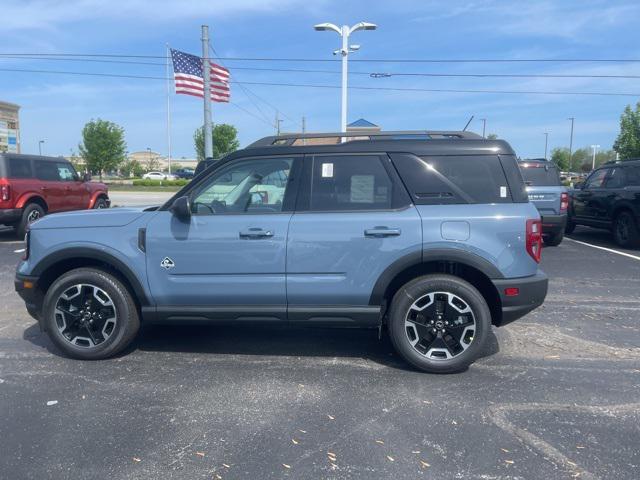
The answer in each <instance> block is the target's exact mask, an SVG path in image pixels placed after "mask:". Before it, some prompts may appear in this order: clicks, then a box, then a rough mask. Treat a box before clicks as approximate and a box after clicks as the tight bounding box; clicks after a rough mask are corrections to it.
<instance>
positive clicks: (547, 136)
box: [544, 132, 549, 160]
mask: <svg viewBox="0 0 640 480" xmlns="http://www.w3.org/2000/svg"><path fill="white" fill-rule="evenodd" d="M548 145H549V132H544V159H545V160H546V159H547V146H548Z"/></svg>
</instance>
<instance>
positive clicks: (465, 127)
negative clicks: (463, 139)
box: [462, 115, 475, 132]
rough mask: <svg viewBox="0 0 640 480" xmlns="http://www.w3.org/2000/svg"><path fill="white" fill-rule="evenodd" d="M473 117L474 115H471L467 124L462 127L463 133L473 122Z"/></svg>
mask: <svg viewBox="0 0 640 480" xmlns="http://www.w3.org/2000/svg"><path fill="white" fill-rule="evenodd" d="M473 117H475V115H471V118H470V119H469V121H468V122H467V124H466V125H465V126H464V128H463V129H462V131H463V132H466V131H467V127H468V126H469V124H470V123H471V122H472V121H473Z"/></svg>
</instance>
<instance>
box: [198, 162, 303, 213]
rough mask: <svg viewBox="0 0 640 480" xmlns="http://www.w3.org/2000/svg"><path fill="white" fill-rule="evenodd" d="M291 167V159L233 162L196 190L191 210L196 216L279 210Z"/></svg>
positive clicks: (274, 211) (280, 209) (276, 211)
mask: <svg viewBox="0 0 640 480" xmlns="http://www.w3.org/2000/svg"><path fill="white" fill-rule="evenodd" d="M292 166H293V159H292V158H266V159H256V160H242V161H237V162H234V163H232V164H231V165H228V166H226V167H223V168H222V169H221V170H220V171H218V172H216V173H214V174H213V175H212V176H211V177H210V178H209V179H208V180H207V181H205V182H204V184H203V185H202V186H201V187H200V188H198V189H197V190H196V192H195V193H194V195H193V197H192V198H193V200H192V202H191V204H192V205H191V208H192V211H193V213H194V214H195V215H213V214H240V213H254V214H260V213H278V212H281V211H282V204H283V202H284V197H285V194H286V192H287V186H288V184H289V182H288V180H289V173H290V171H291V167H292Z"/></svg>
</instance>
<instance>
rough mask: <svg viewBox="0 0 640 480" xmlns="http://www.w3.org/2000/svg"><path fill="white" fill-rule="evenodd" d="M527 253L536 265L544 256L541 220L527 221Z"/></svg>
mask: <svg viewBox="0 0 640 480" xmlns="http://www.w3.org/2000/svg"><path fill="white" fill-rule="evenodd" d="M526 243H527V253H528V254H529V255H531V258H533V259H534V260H535V261H536V263H540V257H541V255H542V223H541V222H540V220H537V219H536V220H533V219H531V220H527V241H526Z"/></svg>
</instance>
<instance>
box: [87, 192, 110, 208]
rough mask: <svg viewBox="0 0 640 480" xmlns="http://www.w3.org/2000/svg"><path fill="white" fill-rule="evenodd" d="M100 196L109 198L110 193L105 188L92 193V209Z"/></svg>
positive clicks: (90, 203)
mask: <svg viewBox="0 0 640 480" xmlns="http://www.w3.org/2000/svg"><path fill="white" fill-rule="evenodd" d="M99 198H104V199H105V200H109V194H108V193H107V192H106V191H105V190H98V191H97V192H93V193H92V194H91V198H90V199H89V206H88V208H89V209H92V208H93V206H94V205H95V204H96V202H97V201H98V199H99Z"/></svg>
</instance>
